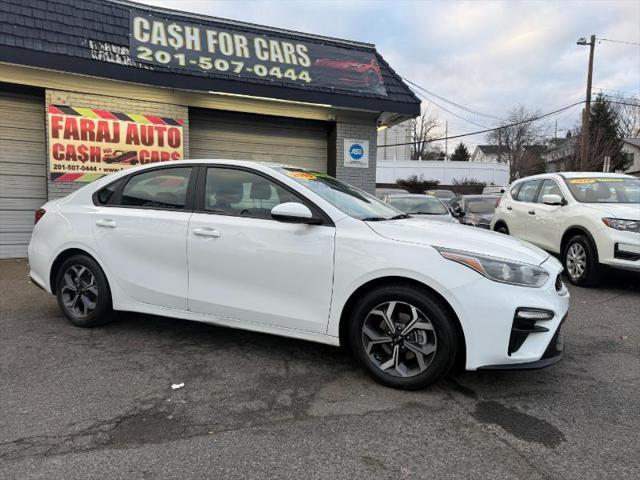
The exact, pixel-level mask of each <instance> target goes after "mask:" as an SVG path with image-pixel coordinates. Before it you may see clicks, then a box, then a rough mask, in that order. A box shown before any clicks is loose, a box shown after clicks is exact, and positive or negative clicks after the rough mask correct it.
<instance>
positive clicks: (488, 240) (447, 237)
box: [367, 218, 549, 265]
mask: <svg viewBox="0 0 640 480" xmlns="http://www.w3.org/2000/svg"><path fill="white" fill-rule="evenodd" d="M367 225H369V227H371V229H372V230H373V231H374V232H376V233H377V234H378V235H381V236H383V237H385V238H389V239H391V240H397V241H399V242H408V243H419V244H423V245H431V246H434V247H446V248H452V249H456V250H463V251H465V252H471V253H479V254H482V255H489V256H492V257H500V258H504V259H508V260H514V261H517V262H524V263H529V264H532V265H540V264H542V263H543V262H544V261H545V260H546V259H547V258H548V257H549V254H548V253H547V252H545V251H544V250H541V249H539V248H538V247H536V246H534V245H531V244H530V243H527V242H523V241H521V240H518V239H516V238H513V237H509V236H508V235H503V234H501V233H496V232H491V231H488V230H483V229H480V228H475V227H469V226H466V225H460V224H454V223H444V222H438V223H435V222H431V221H429V220H423V219H420V218H405V219H400V220H389V221H381V222H367Z"/></svg>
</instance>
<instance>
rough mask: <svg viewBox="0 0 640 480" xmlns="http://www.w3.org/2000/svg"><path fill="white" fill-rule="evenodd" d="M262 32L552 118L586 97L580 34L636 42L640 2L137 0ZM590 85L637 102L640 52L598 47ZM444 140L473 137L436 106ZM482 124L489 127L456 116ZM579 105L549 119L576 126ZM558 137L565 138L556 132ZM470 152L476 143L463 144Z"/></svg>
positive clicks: (467, 99)
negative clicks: (374, 56) (378, 58)
mask: <svg viewBox="0 0 640 480" xmlns="http://www.w3.org/2000/svg"><path fill="white" fill-rule="evenodd" d="M138 1H142V2H143V3H149V4H154V5H160V6H163V7H167V8H173V9H177V10H183V11H191V12H197V13H201V14H207V15H212V16H218V17H223V18H231V19H234V20H241V21H247V22H251V23H257V24H262V25H269V26H275V27H282V28H288V29H292V30H298V31H303V32H309V33H316V34H320V35H327V36H335V37H340V38H348V39H353V40H360V41H364V42H369V43H374V44H375V45H376V46H377V48H378V51H379V52H380V53H381V54H382V55H383V56H384V57H385V59H386V60H387V61H388V62H389V63H390V64H391V66H392V67H393V68H394V69H395V70H396V71H397V72H398V73H400V74H401V75H403V76H405V77H407V78H409V79H411V80H412V81H413V82H415V83H417V84H419V85H422V86H424V87H425V88H427V89H429V90H431V91H433V92H435V93H437V94H439V95H441V96H443V97H446V98H448V99H451V100H454V101H456V102H458V103H460V104H463V105H466V106H470V107H471V108H473V109H474V110H476V111H480V112H484V113H488V114H492V115H497V116H504V115H505V114H506V112H507V111H508V110H509V109H510V108H513V107H515V106H517V105H519V104H523V105H525V106H526V107H527V108H529V109H531V110H539V111H541V112H548V111H551V110H555V109H556V108H558V107H562V106H565V105H568V104H571V103H574V102H576V101H579V100H581V99H583V98H584V94H585V85H586V70H587V60H588V53H589V48H588V47H585V46H578V45H576V40H577V39H578V38H579V37H588V36H589V35H591V34H595V35H596V36H597V37H599V38H607V39H613V40H625V41H631V42H636V43H640V1H638V0H605V1H572V0H562V1H560V0H556V1H541V0H538V1H517V0H513V1H497V0H492V1H489V0H487V1H464V2H463V1H426V0H425V1H410V0H397V1H386V0H368V1H365V0H322V1H320V0H318V1H316V0H306V1H302V0H298V1H296V0H278V1H275V0H138ZM593 85H594V87H598V88H603V89H607V90H609V91H610V93H616V92H614V91H623V92H630V93H635V94H638V95H640V46H638V45H625V44H618V43H610V42H604V41H603V42H601V43H598V44H597V45H596V51H595V64H594V80H593ZM430 109H431V111H434V112H436V111H437V112H438V115H439V117H440V119H441V120H443V121H444V120H445V119H446V120H448V121H449V134H450V135H451V134H456V133H464V132H469V131H473V130H477V129H478V128H479V127H477V126H476V125H473V124H471V123H468V122H465V121H463V120H460V119H458V118H456V117H454V116H452V115H450V114H449V113H446V112H444V111H441V110H439V109H438V108H437V107H435V106H431V107H430ZM453 111H455V112H456V113H459V114H460V115H461V116H463V117H467V118H469V119H470V120H474V121H475V122H476V123H480V124H483V125H487V126H493V124H494V122H495V121H494V120H491V119H488V118H483V117H477V116H473V115H470V114H468V113H465V112H460V111H459V110H455V109H453ZM579 113H580V107H575V108H574V109H572V110H570V111H568V112H565V113H563V114H560V115H558V116H556V117H554V120H555V119H557V120H558V128H559V129H566V128H571V127H573V126H575V124H576V122H577V121H578V118H579ZM562 133H563V134H564V132H562ZM468 140H469V142H468V143H469V144H470V146H471V147H472V148H473V146H474V145H475V144H476V143H481V142H482V141H483V140H482V137H472V138H469V139H468Z"/></svg>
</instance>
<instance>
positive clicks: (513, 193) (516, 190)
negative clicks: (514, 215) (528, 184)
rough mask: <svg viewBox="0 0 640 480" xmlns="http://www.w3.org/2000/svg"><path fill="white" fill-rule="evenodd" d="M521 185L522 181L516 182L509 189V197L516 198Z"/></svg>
mask: <svg viewBox="0 0 640 480" xmlns="http://www.w3.org/2000/svg"><path fill="white" fill-rule="evenodd" d="M521 187H522V183H518V184H517V185H515V186H514V187H513V188H512V189H511V191H510V192H509V193H510V194H511V198H513V199H514V200H515V199H516V198H518V192H519V191H520V188H521Z"/></svg>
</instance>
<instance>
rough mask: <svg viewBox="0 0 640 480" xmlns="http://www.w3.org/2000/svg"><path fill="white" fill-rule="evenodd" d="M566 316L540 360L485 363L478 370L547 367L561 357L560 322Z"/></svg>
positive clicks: (562, 340) (562, 350) (562, 342)
mask: <svg viewBox="0 0 640 480" xmlns="http://www.w3.org/2000/svg"><path fill="white" fill-rule="evenodd" d="M566 319H567V317H566V315H565V317H564V318H563V319H562V321H561V322H560V325H559V326H558V329H557V330H556V333H555V334H554V335H553V337H551V341H550V342H549V345H547V348H546V350H545V351H544V353H543V354H542V357H541V358H540V360H535V361H533V362H524V363H511V364H504V365H487V366H484V367H479V368H478V370H536V369H539V368H545V367H549V366H551V365H554V364H556V363H558V362H559V361H560V360H561V359H562V354H563V353H564V335H563V334H562V324H563V323H564V322H565V321H566Z"/></svg>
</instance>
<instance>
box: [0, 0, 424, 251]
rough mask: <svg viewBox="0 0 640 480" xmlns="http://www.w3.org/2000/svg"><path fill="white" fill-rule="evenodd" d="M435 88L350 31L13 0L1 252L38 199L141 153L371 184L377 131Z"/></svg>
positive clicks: (5, 66)
mask: <svg viewBox="0 0 640 480" xmlns="http://www.w3.org/2000/svg"><path fill="white" fill-rule="evenodd" d="M419 109H420V100H419V99H418V98H417V97H416V96H415V95H414V94H413V93H412V92H411V90H410V89H409V88H408V87H407V86H406V85H405V84H404V83H403V81H402V79H401V78H400V77H399V75H398V74H396V73H395V72H394V71H393V70H392V69H391V67H390V66H389V65H388V64H387V63H386V62H385V60H384V59H383V58H382V56H381V55H380V54H379V53H378V52H377V51H376V49H375V46H373V45H371V44H367V43H361V42H357V41H351V40H342V39H336V38H327V37H323V36H319V35H313V34H308V33H301V32H296V31H289V30H282V29H277V28H270V27H265V26H259V25H254V24H247V23H242V22H236V21H233V20H225V19H219V18H212V17H208V16H203V15H197V14H193V13H187V12H179V11H175V10H167V9H162V8H155V7H148V6H146V5H141V4H138V3H133V2H126V1H119V0H115V1H103V0H47V1H45V0H30V1H28V2H24V1H21V0H0V152H1V156H0V258H3V257H4V258H7V257H20V256H24V255H25V254H26V248H27V244H28V242H29V238H30V234H31V229H32V224H33V211H34V210H35V209H36V208H38V207H39V206H40V205H42V204H43V203H44V202H46V201H47V200H50V199H54V198H59V197H61V196H64V195H66V194H68V193H70V192H72V191H74V190H75V189H77V188H80V187H81V186H83V185H86V183H87V182H90V181H92V180H95V179H97V178H100V177H101V176H103V175H107V174H109V173H110V172H114V171H118V170H120V169H123V168H129V167H131V166H132V165H137V164H144V163H149V162H160V161H166V160H179V159H186V158H228V159H247V160H256V161H266V162H274V163H285V164H292V165H298V166H303V167H309V168H312V169H315V170H317V171H321V172H326V173H329V174H331V175H334V176H336V177H337V178H339V179H341V180H344V181H346V182H349V183H351V184H354V185H357V186H359V187H361V188H364V189H366V190H369V191H372V190H373V189H374V188H375V173H376V157H377V152H376V139H377V132H378V131H379V130H381V129H384V128H386V127H389V126H393V125H396V124H398V123H400V122H402V121H405V120H408V119H410V118H414V117H416V116H417V115H418V114H419Z"/></svg>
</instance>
